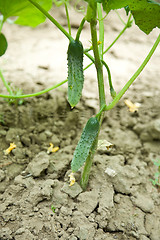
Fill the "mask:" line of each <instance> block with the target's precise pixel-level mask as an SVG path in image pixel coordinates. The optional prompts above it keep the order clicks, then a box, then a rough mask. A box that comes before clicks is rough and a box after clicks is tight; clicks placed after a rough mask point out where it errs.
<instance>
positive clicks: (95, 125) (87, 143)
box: [71, 117, 100, 172]
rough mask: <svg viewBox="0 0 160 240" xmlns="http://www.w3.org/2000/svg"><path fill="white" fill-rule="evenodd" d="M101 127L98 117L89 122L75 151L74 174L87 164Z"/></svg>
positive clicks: (73, 160)
mask: <svg viewBox="0 0 160 240" xmlns="http://www.w3.org/2000/svg"><path fill="white" fill-rule="evenodd" d="M99 127H100V125H99V121H98V119H97V118H96V117H91V118H90V119H89V120H88V122H87V124H86V126H85V128H84V129H83V132H82V135H81V138H80V140H79V142H78V145H77V147H76V149H75V151H74V156H73V159H72V162H71V169H72V171H73V172H76V171H78V170H79V169H80V168H81V167H82V166H83V164H84V163H85V161H86V159H87V157H88V155H89V152H90V149H91V147H92V145H93V143H94V141H95V139H96V137H97V135H98V131H99Z"/></svg>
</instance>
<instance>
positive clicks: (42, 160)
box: [26, 152, 49, 177]
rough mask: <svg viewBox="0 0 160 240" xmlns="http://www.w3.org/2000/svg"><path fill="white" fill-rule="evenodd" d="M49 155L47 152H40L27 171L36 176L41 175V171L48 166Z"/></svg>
mask: <svg viewBox="0 0 160 240" xmlns="http://www.w3.org/2000/svg"><path fill="white" fill-rule="evenodd" d="M48 165H49V156H48V154H47V153H45V152H40V153H39V154H37V155H36V157H35V158H34V159H33V160H32V161H31V162H30V163H29V164H28V167H27V169H26V171H27V172H29V173H31V174H32V175H33V176H34V177H39V176H40V175H41V173H42V172H43V171H44V170H45V169H47V168H48Z"/></svg>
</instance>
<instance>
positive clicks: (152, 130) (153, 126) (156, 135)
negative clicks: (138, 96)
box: [149, 119, 160, 140]
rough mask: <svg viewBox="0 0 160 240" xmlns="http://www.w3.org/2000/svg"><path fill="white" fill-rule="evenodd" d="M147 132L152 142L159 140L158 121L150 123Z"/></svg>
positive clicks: (159, 127) (159, 129)
mask: <svg viewBox="0 0 160 240" xmlns="http://www.w3.org/2000/svg"><path fill="white" fill-rule="evenodd" d="M149 132H150V135H151V136H152V138H153V139H154V140H160V119H156V120H155V121H153V122H151V123H150V125H149Z"/></svg>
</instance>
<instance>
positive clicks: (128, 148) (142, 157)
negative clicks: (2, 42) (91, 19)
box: [0, 8, 160, 240]
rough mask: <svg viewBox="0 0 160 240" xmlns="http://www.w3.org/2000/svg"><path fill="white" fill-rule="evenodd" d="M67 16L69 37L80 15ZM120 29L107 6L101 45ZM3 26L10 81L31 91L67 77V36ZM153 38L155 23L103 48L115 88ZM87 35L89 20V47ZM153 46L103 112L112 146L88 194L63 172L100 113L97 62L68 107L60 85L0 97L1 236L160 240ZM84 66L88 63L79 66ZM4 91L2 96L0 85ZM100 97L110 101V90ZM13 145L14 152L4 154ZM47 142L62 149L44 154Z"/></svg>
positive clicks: (159, 135) (102, 154)
mask: <svg viewBox="0 0 160 240" xmlns="http://www.w3.org/2000/svg"><path fill="white" fill-rule="evenodd" d="M70 12H71V22H72V26H73V35H75V33H76V30H77V26H78V23H79V21H80V20H81V19H82V17H83V16H82V14H81V13H77V12H75V11H74V10H73V9H70ZM121 14H122V16H123V17H124V12H123V11H122V12H121ZM53 15H55V18H56V19H59V21H60V22H61V23H62V24H63V26H65V25H66V19H65V15H64V9H63V8H61V9H57V8H55V9H54V10H53ZM122 28H123V25H122V23H121V22H119V19H118V17H117V15H116V14H115V13H114V12H112V13H111V15H110V16H109V19H108V20H106V21H105V39H106V42H105V45H106V46H108V45H109V44H110V43H111V42H112V40H114V38H115V37H116V36H117V35H118V33H119V31H120V30H121V29H122ZM4 32H5V34H6V37H7V39H8V42H9V48H8V50H7V52H6V54H5V55H4V56H3V57H2V58H1V60H0V64H1V68H2V69H3V73H4V76H5V78H6V79H7V81H9V82H12V86H15V87H18V88H20V89H23V93H31V92H35V91H39V90H42V89H44V88H46V87H50V86H52V85H54V84H56V83H58V82H60V81H62V80H64V79H66V76H67V56H66V52H67V46H68V41H67V40H66V39H65V38H64V37H63V35H62V34H61V33H60V32H59V31H58V30H57V29H56V28H55V27H54V26H52V24H51V23H49V22H48V21H46V23H45V24H43V25H40V26H39V27H38V28H36V29H30V28H28V27H20V26H14V25H8V24H6V26H5V27H4ZM157 36H158V30H157V29H155V30H153V31H152V33H151V34H150V35H149V36H146V35H145V34H144V33H142V32H140V31H139V29H138V27H136V26H135V25H133V27H132V28H130V29H128V30H127V31H126V33H124V35H123V36H122V37H121V38H120V39H119V41H118V43H117V45H114V46H113V47H112V49H111V50H110V51H109V53H107V55H106V56H105V60H106V61H107V63H108V65H109V66H110V69H111V72H112V78H113V83H114V85H115V89H116V91H117V92H118V91H119V90H120V89H121V87H123V86H124V83H125V82H126V81H127V80H128V79H129V78H130V77H131V76H132V75H133V73H134V72H135V70H136V69H137V68H138V66H139V65H140V64H141V62H142V61H143V59H144V57H145V56H146V55H147V53H148V52H149V50H150V48H151V47H152V45H153V43H154V41H155V39H156V37H157ZM89 40H90V36H89V27H88V25H87V24H86V25H85V28H84V32H83V34H82V39H81V41H82V42H83V43H84V46H85V47H86V48H87V47H88V46H90V42H89ZM159 51H160V46H158V48H157V50H156V52H155V54H154V55H153V57H152V59H151V61H150V62H149V63H148V65H147V66H146V68H145V69H144V71H143V73H141V75H140V76H139V77H138V79H137V80H136V81H135V83H134V84H133V86H132V87H130V89H129V90H128V92H127V93H126V94H125V96H124V97H123V98H122V99H121V101H120V102H119V103H118V104H117V106H116V107H115V108H114V109H112V110H111V111H109V112H107V113H106V115H105V117H104V121H103V125H102V130H101V133H100V137H99V138H100V139H101V140H107V141H109V142H111V143H112V144H113V145H114V146H113V148H112V149H110V150H107V149H99V150H98V151H97V153H96V155H95V158H94V162H93V167H92V171H91V175H90V180H89V185H88V188H87V190H86V191H85V192H83V191H82V189H81V187H80V184H79V179H80V172H78V173H76V183H75V184H74V185H73V186H72V187H70V186H69V178H68V175H69V174H70V173H71V170H70V162H71V160H72V157H73V152H74V149H75V147H76V144H77V142H78V140H79V137H80V135H81V131H82V129H83V127H84V125H85V123H86V122H87V120H88V119H89V118H90V117H91V116H92V115H94V114H96V113H97V111H98V92H97V82H96V73H95V70H94V67H93V66H92V67H91V68H90V69H88V70H87V71H86V72H85V84H84V90H83V94H82V99H81V101H80V103H78V105H77V106H76V107H75V108H74V109H72V110H71V109H70V107H69V104H68V103H67V95H66V85H65V86H64V87H63V86H62V87H60V88H58V89H56V90H53V91H51V92H49V93H47V94H45V95H43V96H41V97H36V98H28V99H26V100H25V101H24V103H23V104H21V105H10V104H8V102H7V101H6V100H4V99H1V100H0V240H22V239H23V240H32V239H33V240H57V239H61V240H67V239H69V240H114V239H117V240H137V239H138V240H159V239H160V191H159V188H158V187H155V186H153V184H152V182H151V181H150V179H151V178H152V179H153V178H154V174H155V173H156V172H157V167H156V166H154V164H153V160H155V159H160V107H159V103H160V84H159V79H160V71H159ZM88 62H89V61H88V59H84V65H86V64H87V63H88ZM105 76H106V78H107V75H106V73H105ZM0 87H1V93H6V90H5V88H4V86H3V84H2V83H0ZM106 88H107V89H108V84H106ZM106 95H107V101H108V102H109V101H111V98H110V97H109V91H108V90H107V91H106ZM126 98H128V99H130V100H131V101H133V102H134V103H135V102H138V103H139V104H140V107H139V110H138V112H136V113H131V112H129V111H128V108H127V106H126V105H125V103H124V99H126ZM12 142H14V143H15V144H16V148H15V149H13V150H12V152H11V153H10V154H8V155H5V153H4V150H5V149H7V148H8V147H9V144H10V143H12ZM50 143H53V144H54V146H58V147H59V151H57V152H55V153H51V154H48V153H47V149H48V147H49V144H50Z"/></svg>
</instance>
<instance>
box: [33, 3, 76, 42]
mask: <svg viewBox="0 0 160 240" xmlns="http://www.w3.org/2000/svg"><path fill="white" fill-rule="evenodd" d="M28 1H29V2H30V3H32V4H33V5H34V6H35V7H36V8H38V9H39V11H41V12H42V13H43V14H44V15H45V16H46V17H47V18H48V19H49V20H50V21H51V22H52V23H53V24H54V25H56V27H57V28H58V29H59V30H60V31H61V32H62V33H63V34H64V35H65V36H66V37H67V38H68V39H69V41H73V40H74V39H73V38H72V36H71V35H70V34H69V33H68V32H67V31H66V30H65V29H64V28H63V27H62V25H61V24H59V23H58V22H57V21H56V20H55V19H54V18H53V17H52V16H51V15H50V14H49V13H48V12H47V11H46V10H45V9H44V8H43V7H41V6H40V5H39V4H38V3H37V2H35V1H33V0H28Z"/></svg>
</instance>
